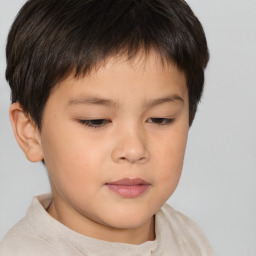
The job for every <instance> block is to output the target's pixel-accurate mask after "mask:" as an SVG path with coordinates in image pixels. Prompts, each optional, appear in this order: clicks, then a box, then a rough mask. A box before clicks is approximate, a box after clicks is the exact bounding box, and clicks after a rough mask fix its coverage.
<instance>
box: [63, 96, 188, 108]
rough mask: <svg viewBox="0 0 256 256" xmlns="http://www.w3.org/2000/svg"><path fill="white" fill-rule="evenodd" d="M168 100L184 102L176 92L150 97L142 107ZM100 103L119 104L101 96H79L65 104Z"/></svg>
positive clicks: (150, 106)
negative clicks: (155, 97)
mask: <svg viewBox="0 0 256 256" xmlns="http://www.w3.org/2000/svg"><path fill="white" fill-rule="evenodd" d="M168 102H177V103H181V104H182V105H183V104H184V100H183V98H182V97H180V96H179V95H177V94H173V95H170V96H167V97H163V98H157V99H152V100H149V101H146V102H144V103H143V108H145V109H150V108H152V107H155V106H157V105H161V104H164V103H168ZM84 104H85V105H100V106H106V107H117V106H118V105H119V103H118V102H115V101H113V100H111V99H105V98H101V97H94V96H91V97H88V96H87V97H81V98H75V99H71V100H69V101H68V103H67V105H68V106H72V105H84Z"/></svg>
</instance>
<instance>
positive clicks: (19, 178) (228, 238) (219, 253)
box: [0, 0, 256, 256]
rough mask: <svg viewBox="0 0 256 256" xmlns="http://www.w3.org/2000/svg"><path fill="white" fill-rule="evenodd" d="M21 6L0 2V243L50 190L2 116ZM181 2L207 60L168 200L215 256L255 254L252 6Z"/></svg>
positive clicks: (231, 1)
mask: <svg viewBox="0 0 256 256" xmlns="http://www.w3.org/2000/svg"><path fill="white" fill-rule="evenodd" d="M23 3H24V0H1V2H0V207H1V208H0V240H1V239H2V237H3V236H4V234H5V233H6V232H7V230H8V229H9V228H10V227H11V226H13V225H14V224H15V223H16V222H17V221H18V220H19V219H20V218H22V217H23V216H24V215H25V213H26V210H27V208H28V206H29V204H30V202H31V199H32V196H33V195H37V194H40V193H44V192H48V191H50V188H49V185H48V177H47V173H46V170H45V169H44V167H43V166H42V164H41V163H38V164H32V163H30V162H28V161H27V159H26V158H25V156H24V155H23V152H22V151H21V150H20V149H19V147H18V145H17V143H16V141H15V139H14V136H13V134H12V128H11V125H10V122H9V116H8V108H9V105H10V92H9V88H8V84H7V82H6V81H5V78H4V72H5V49H4V48H5V43H6V36H7V33H8V30H9V27H10V25H11V23H12V21H13V19H14V17H15V15H16V13H17V12H18V10H19V8H20V7H21V6H22V4H23ZM188 3H189V4H190V5H191V7H192V9H193V10H194V12H195V13H196V15H197V16H198V17H199V19H200V20H201V22H202V23H203V26H204V28H205V32H206V35H207V39H208V43H209V49H210V53H211V60H210V63H209V66H208V68H207V71H206V84H205V92H204V96H203V99H202V102H201V104H200V106H199V110H198V113H197V116H196V119H195V121H194V124H193V126H192V128H191V129H190V132H189V133H190V135H189V141H188V146H187V152H186V157H185V164H184V169H183V174H182V178H181V181H180V184H179V186H178V188H177V190H176V192H175V193H174V194H173V196H172V197H171V198H170V200H169V201H168V202H169V203H170V204H171V205H172V206H174V208H176V209H178V210H180V211H182V212H183V213H185V214H187V215H188V216H190V217H191V218H192V219H194V220H195V221H196V222H197V223H198V224H199V225H200V226H201V228H202V229H203V231H204V232H205V234H206V236H207V237H208V239H209V241H210V243H211V245H212V247H213V249H214V251H215V254H216V256H256V157H255V155H256V154H255V153H256V135H255V134H256V83H255V81H256V1H253V0H243V1H241V0H190V1H188Z"/></svg>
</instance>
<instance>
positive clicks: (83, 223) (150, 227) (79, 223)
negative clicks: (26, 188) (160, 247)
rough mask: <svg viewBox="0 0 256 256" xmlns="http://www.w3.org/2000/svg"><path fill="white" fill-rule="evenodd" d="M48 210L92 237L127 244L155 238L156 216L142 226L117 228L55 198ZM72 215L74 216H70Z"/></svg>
mask: <svg viewBox="0 0 256 256" xmlns="http://www.w3.org/2000/svg"><path fill="white" fill-rule="evenodd" d="M60 209H61V210H60ZM47 211H48V213H49V214H50V215H51V216H52V217H53V218H55V219H56V220H58V221H59V222H61V223H62V224H64V225H65V226H67V227H69V228H70V229H72V230H74V231H76V232H78V233H80V234H83V235H85V236H88V237H91V238H95V239H99V240H104V241H109V242H118V243H127V244H142V243H144V242H146V241H153V240H154V239H155V220H154V219H155V218H154V216H153V217H151V218H150V219H149V220H148V221H147V222H146V223H144V224H143V225H142V226H140V227H136V228H115V227H110V226H107V225H104V224H102V223H98V222H96V221H94V220H92V219H89V218H88V217H85V216H83V215H81V214H80V213H79V212H76V211H74V209H72V208H70V207H68V206H67V205H63V204H62V205H61V206H59V205H58V204H56V202H55V201H54V200H53V201H52V203H51V205H50V206H49V208H48V209H47ZM63 213H65V214H63ZM70 216H72V218H69V217H70Z"/></svg>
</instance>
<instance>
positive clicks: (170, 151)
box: [155, 128, 188, 189]
mask: <svg viewBox="0 0 256 256" xmlns="http://www.w3.org/2000/svg"><path fill="white" fill-rule="evenodd" d="M187 133H188V131H187V129H178V128H177V129H176V130H175V132H173V133H172V134H170V135H169V136H166V137H165V139H164V140H163V141H162V143H161V144H158V147H156V151H155V160H156V163H157V170H158V171H157V173H156V175H155V178H156V179H158V181H159V182H161V183H162V184H163V185H165V186H166V187H170V189H172V188H173V187H174V189H175V187H176V186H177V184H178V181H179V178H180V175H181V171H182V166H183V160H184V154H185V148H186V143H187Z"/></svg>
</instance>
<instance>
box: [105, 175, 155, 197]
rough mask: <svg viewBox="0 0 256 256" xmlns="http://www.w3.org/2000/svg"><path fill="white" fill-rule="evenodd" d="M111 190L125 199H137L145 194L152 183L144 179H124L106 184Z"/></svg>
mask: <svg viewBox="0 0 256 256" xmlns="http://www.w3.org/2000/svg"><path fill="white" fill-rule="evenodd" d="M105 185H106V186H107V187H108V188H109V190H111V191H112V192H114V193H116V194H118V195H120V196H121V197H124V198H136V197H139V196H140V195H142V194H143V193H145V192H146V191H147V190H148V189H149V187H150V186H151V184H150V183H148V182H146V181H145V180H142V179H122V180H118V181H114V182H109V183H106V184H105Z"/></svg>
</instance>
